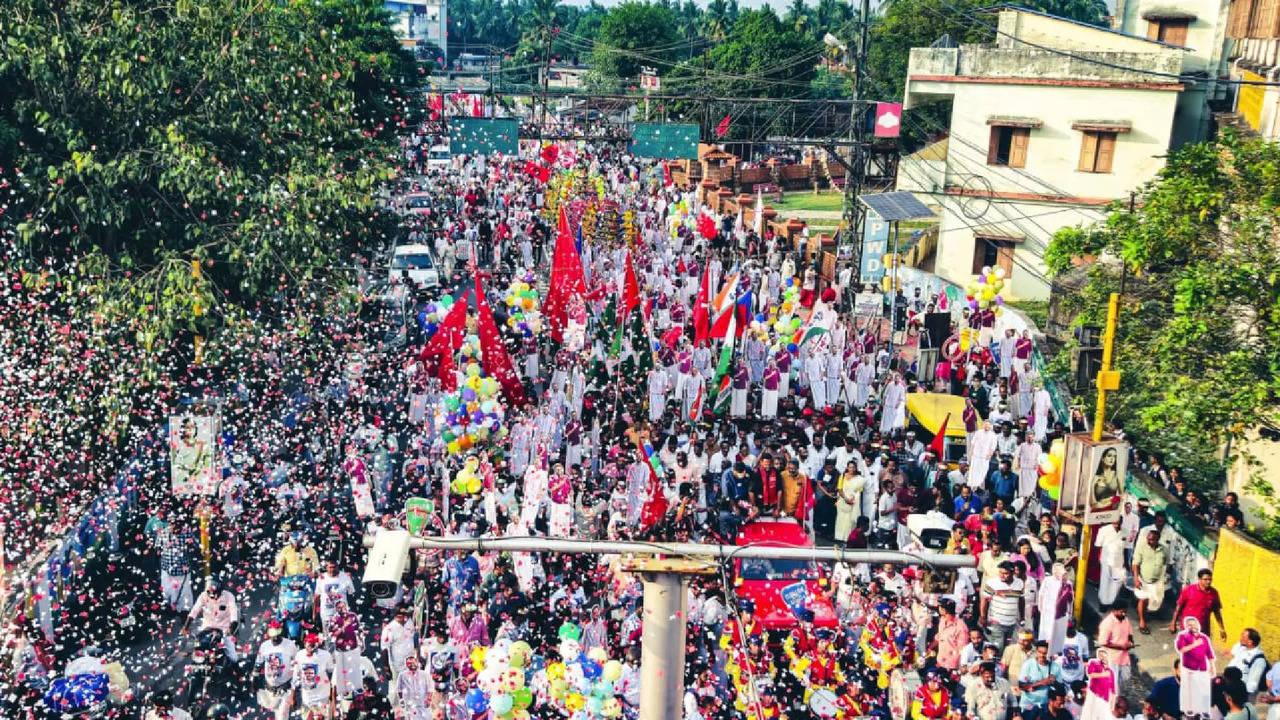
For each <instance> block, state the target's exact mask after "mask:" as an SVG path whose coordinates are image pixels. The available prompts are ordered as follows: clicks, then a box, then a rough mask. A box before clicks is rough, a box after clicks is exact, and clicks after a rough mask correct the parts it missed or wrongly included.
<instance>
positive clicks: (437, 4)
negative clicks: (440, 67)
mask: <svg viewBox="0 0 1280 720" xmlns="http://www.w3.org/2000/svg"><path fill="white" fill-rule="evenodd" d="M382 5H383V7H385V8H386V9H387V12H389V13H391V21H392V25H393V26H394V27H395V29H396V35H397V36H398V37H399V38H400V42H402V43H404V44H406V45H412V46H414V47H415V48H416V47H417V46H420V45H423V44H426V43H430V44H432V45H435V46H436V47H438V48H440V51H441V52H443V53H444V56H445V57H446V58H447V57H449V8H448V0H386V1H385V2H384V3H383V4H382ZM432 59H434V58H432Z"/></svg>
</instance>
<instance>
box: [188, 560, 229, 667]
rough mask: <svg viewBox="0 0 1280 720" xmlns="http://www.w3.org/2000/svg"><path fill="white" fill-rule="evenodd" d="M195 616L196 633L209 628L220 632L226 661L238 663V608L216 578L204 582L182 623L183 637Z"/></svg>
mask: <svg viewBox="0 0 1280 720" xmlns="http://www.w3.org/2000/svg"><path fill="white" fill-rule="evenodd" d="M196 616H199V617H200V629H199V630H198V631H197V632H204V631H205V630H209V629H211V628H212V629H216V630H221V631H222V648H223V650H225V651H226V653H227V659H228V660H230V661H231V662H239V661H240V656H239V654H237V653H236V642H235V634H236V630H237V629H238V628H239V627H240V608H239V606H237V605H236V596H235V595H232V594H231V592H230V591H227V590H223V589H222V581H221V580H219V579H218V578H216V577H211V578H209V579H208V580H207V581H206V583H205V591H204V592H202V593H200V598H199V599H198V600H196V603H195V605H194V606H193V607H192V608H191V612H190V613H189V614H188V615H187V619H186V620H184V621H183V622H182V634H183V635H187V634H188V632H189V630H188V626H189V625H190V624H191V621H192V620H194V619H195V618H196Z"/></svg>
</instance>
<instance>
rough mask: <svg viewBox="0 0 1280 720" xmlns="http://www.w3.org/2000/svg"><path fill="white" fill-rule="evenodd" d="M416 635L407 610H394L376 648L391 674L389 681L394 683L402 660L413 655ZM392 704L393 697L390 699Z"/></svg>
mask: <svg viewBox="0 0 1280 720" xmlns="http://www.w3.org/2000/svg"><path fill="white" fill-rule="evenodd" d="M417 638H418V634H417V631H416V630H415V628H414V627H413V621H412V620H410V619H409V609H408V608H406V607H399V608H396V616H395V618H393V619H392V620H391V622H389V623H387V624H386V625H385V626H383V628H382V635H381V636H380V637H379V643H378V647H379V648H380V649H381V650H382V655H383V658H384V659H385V660H386V662H387V669H388V670H390V672H391V681H392V683H394V682H395V679H396V676H398V675H399V674H400V671H401V670H402V669H404V660H405V658H407V657H409V656H410V655H413V654H414V646H415V645H417V642H418V640H417ZM392 702H393V703H394V702H395V700H394V697H393V698H392Z"/></svg>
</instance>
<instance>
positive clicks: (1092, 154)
mask: <svg viewBox="0 0 1280 720" xmlns="http://www.w3.org/2000/svg"><path fill="white" fill-rule="evenodd" d="M1115 154H1116V133H1114V132H1098V131H1092V130H1086V131H1084V132H1082V133H1080V167H1079V170H1080V171H1081V172H1091V173H1109V172H1111V165H1112V162H1113V160H1114V159H1115Z"/></svg>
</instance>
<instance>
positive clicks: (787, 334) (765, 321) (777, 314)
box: [748, 278, 804, 353]
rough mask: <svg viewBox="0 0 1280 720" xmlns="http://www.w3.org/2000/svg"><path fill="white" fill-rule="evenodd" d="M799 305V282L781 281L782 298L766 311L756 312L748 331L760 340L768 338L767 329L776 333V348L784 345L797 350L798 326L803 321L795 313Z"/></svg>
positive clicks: (791, 279)
mask: <svg viewBox="0 0 1280 720" xmlns="http://www.w3.org/2000/svg"><path fill="white" fill-rule="evenodd" d="M798 307H800V283H798V282H796V279H795V278H787V279H786V280H784V281H783V286H782V298H781V301H780V302H778V304H776V305H770V306H769V309H768V313H767V314H766V313H756V316H755V317H754V318H753V319H752V323H751V326H750V327H749V328H748V330H749V331H750V332H752V333H753V334H755V335H756V336H758V337H759V338H760V339H761V340H768V339H769V330H770V329H772V330H773V331H774V332H775V333H777V335H778V346H777V347H778V348H783V347H785V348H786V349H787V350H788V351H790V352H793V353H794V352H796V351H797V350H799V343H800V336H801V334H802V331H801V330H800V326H801V325H803V324H804V323H803V322H802V321H801V320H800V318H799V317H797V316H796V315H795V310H796V308H798Z"/></svg>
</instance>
